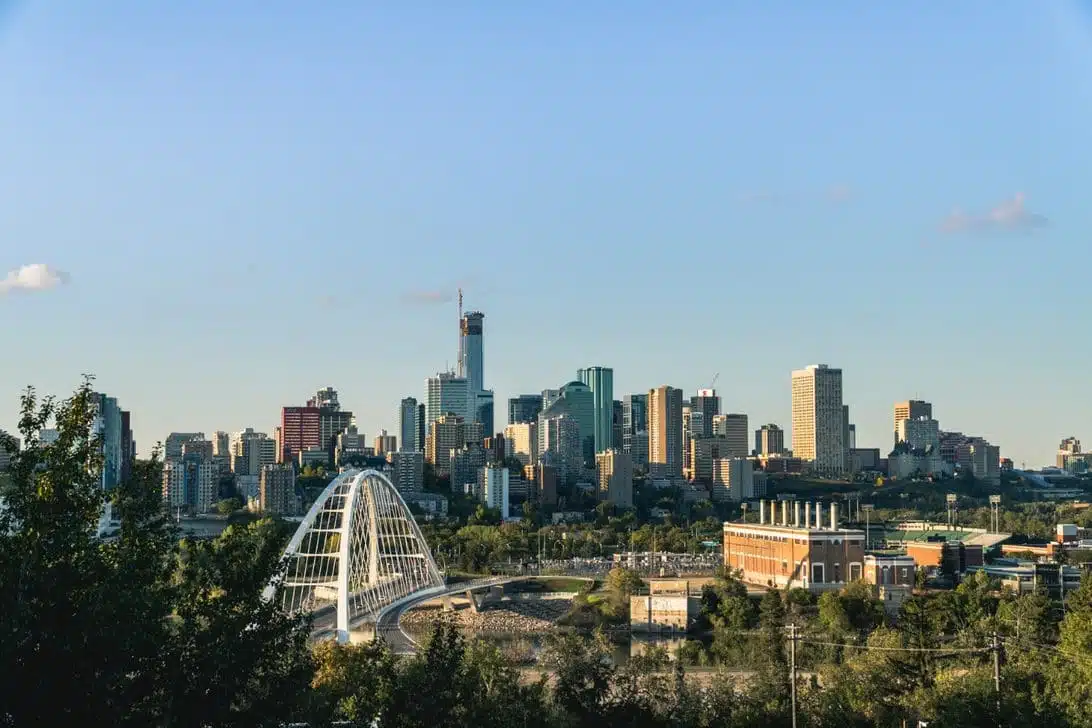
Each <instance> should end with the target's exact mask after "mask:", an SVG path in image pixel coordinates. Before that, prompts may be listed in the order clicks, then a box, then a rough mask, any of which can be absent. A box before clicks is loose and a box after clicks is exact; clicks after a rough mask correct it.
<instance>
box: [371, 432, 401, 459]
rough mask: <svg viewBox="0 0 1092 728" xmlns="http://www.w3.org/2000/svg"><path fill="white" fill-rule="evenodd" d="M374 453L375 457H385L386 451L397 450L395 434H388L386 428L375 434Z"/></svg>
mask: <svg viewBox="0 0 1092 728" xmlns="http://www.w3.org/2000/svg"><path fill="white" fill-rule="evenodd" d="M374 449H375V455H376V457H380V458H385V457H387V453H391V452H398V437H397V436H396V435H388V434H387V431H386V430H383V431H382V432H380V433H379V434H378V435H376V436H375V448H374Z"/></svg>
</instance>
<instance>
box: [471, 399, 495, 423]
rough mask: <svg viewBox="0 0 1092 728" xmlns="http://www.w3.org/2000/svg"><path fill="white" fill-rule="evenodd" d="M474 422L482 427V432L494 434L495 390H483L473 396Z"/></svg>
mask: <svg viewBox="0 0 1092 728" xmlns="http://www.w3.org/2000/svg"><path fill="white" fill-rule="evenodd" d="M473 399H474V418H473V419H474V421H475V422H478V423H480V424H481V426H482V432H494V429H493V390H492V389H483V390H480V391H477V392H475V393H474V394H473Z"/></svg>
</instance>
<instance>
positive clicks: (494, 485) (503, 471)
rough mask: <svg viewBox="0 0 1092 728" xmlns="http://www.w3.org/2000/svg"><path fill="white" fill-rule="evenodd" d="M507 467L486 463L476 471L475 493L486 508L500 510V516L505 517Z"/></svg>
mask: <svg viewBox="0 0 1092 728" xmlns="http://www.w3.org/2000/svg"><path fill="white" fill-rule="evenodd" d="M508 487H509V476H508V468H506V467H504V466H502V465H486V466H483V467H480V468H478V471H477V493H478V494H479V495H478V497H479V498H480V499H481V502H482V503H483V504H485V506H486V507H487V508H495V509H497V510H498V511H500V514H501V518H502V519H507V518H508V517H509V513H508V498H509V493H508Z"/></svg>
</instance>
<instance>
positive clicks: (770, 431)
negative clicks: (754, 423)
mask: <svg viewBox="0 0 1092 728" xmlns="http://www.w3.org/2000/svg"><path fill="white" fill-rule="evenodd" d="M784 452H785V431H784V430H782V429H781V428H780V427H778V426H777V425H775V424H769V425H763V426H762V428H761V429H758V430H755V454H756V455H766V456H769V455H781V454H783V453H784Z"/></svg>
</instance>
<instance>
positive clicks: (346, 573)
mask: <svg viewBox="0 0 1092 728" xmlns="http://www.w3.org/2000/svg"><path fill="white" fill-rule="evenodd" d="M285 557H286V560H287V568H286V570H285V572H284V575H283V576H282V577H280V578H279V579H278V581H277V582H276V583H274V584H271V585H270V586H269V587H268V588H267V589H266V596H267V598H271V599H278V600H279V603H280V605H281V607H282V608H283V609H285V610H286V611H289V612H296V613H299V612H309V613H312V614H313V615H314V619H315V631H316V632H325V631H327V630H329V629H331V628H333V629H336V636H337V640H338V641H339V642H347V641H348V640H349V633H350V628H352V627H354V626H356V625H360V624H362V623H371V624H375V623H376V622H378V621H379V620H380V619H381V618H382V617H383V616H384V615H385V614H387V613H389V612H391V610H398V611H399V612H400V610H399V609H398V608H399V607H402V606H406V605H408V604H409V603H410V602H416V601H420V600H421V599H424V598H428V597H431V596H441V595H443V594H444V593H445V592H446V591H447V588H446V587H445V586H444V577H443V575H442V574H441V573H440V570H439V569H438V568H437V567H436V562H435V560H433V558H432V554H431V552H430V551H429V549H428V544H426V543H425V539H424V536H422V535H421V529H420V528H418V526H417V523H416V521H414V518H413V515H412V514H411V513H410V512H409V508H407V507H406V503H405V501H403V500H402V496H401V495H400V494H399V493H398V490H397V489H396V488H395V487H394V485H393V484H392V483H391V481H390V480H388V479H387V477H386V476H385V475H383V474H382V473H380V472H379V471H376V470H349V471H346V472H344V473H342V474H340V475H338V476H337V477H336V478H334V480H333V481H331V483H330V484H329V485H328V486H326V489H325V490H324V491H323V492H322V494H321V495H320V496H319V497H318V498H317V499H316V500H315V502H314V504H313V505H312V506H311V509H310V510H309V511H308V512H307V515H306V516H305V517H304V519H303V522H302V523H300V526H299V528H298V529H297V530H296V533H295V535H294V536H292V540H291V541H289V543H288V547H287V548H286V549H285ZM330 622H333V624H330Z"/></svg>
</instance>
